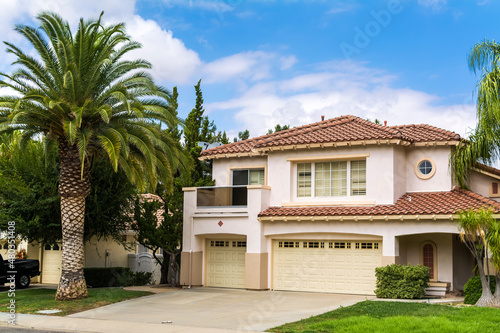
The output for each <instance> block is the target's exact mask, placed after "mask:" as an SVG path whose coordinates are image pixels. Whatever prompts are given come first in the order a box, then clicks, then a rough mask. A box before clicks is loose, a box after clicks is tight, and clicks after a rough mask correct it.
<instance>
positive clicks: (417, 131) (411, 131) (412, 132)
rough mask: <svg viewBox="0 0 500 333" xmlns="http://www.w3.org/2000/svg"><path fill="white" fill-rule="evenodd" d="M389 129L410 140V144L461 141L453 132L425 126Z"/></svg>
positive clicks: (403, 126) (401, 126)
mask: <svg viewBox="0 0 500 333" xmlns="http://www.w3.org/2000/svg"><path fill="white" fill-rule="evenodd" d="M390 128H393V129H395V130H397V131H399V132H401V133H402V134H403V135H404V136H406V137H408V138H410V139H411V141H412V142H443V141H453V140H461V138H460V135H458V134H457V133H455V132H450V131H448V130H445V129H442V128H439V127H434V126H431V125H426V124H420V125H400V126H390Z"/></svg>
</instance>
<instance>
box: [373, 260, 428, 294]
mask: <svg viewBox="0 0 500 333" xmlns="http://www.w3.org/2000/svg"><path fill="white" fill-rule="evenodd" d="M429 270H430V269H429V268H428V267H424V266H422V265H418V266H412V265H396V264H392V265H388V266H385V267H377V268H375V276H376V277H377V289H375V295H377V297H379V298H404V299H414V298H423V297H424V295H425V289H426V288H427V287H428V286H429V279H430V274H429Z"/></svg>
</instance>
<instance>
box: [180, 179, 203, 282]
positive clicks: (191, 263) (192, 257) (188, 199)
mask: <svg viewBox="0 0 500 333" xmlns="http://www.w3.org/2000/svg"><path fill="white" fill-rule="evenodd" d="M182 190H183V191H184V218H183V230H182V252H181V274H180V275H181V276H180V284H181V286H201V285H202V283H203V279H202V277H203V252H202V251H200V248H199V245H198V244H197V242H196V239H195V236H194V232H193V223H194V221H193V215H194V212H195V210H196V200H197V190H196V187H185V188H183V189H182Z"/></svg>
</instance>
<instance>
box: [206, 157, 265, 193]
mask: <svg viewBox="0 0 500 333" xmlns="http://www.w3.org/2000/svg"><path fill="white" fill-rule="evenodd" d="M264 165H267V158H266V157H251V158H250V157H240V158H229V159H228V158H221V159H214V160H213V164H212V170H213V171H212V179H214V180H215V185H216V186H228V185H231V170H232V169H237V168H247V167H248V168H252V167H260V166H264Z"/></svg>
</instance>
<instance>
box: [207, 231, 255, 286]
mask: <svg viewBox="0 0 500 333" xmlns="http://www.w3.org/2000/svg"><path fill="white" fill-rule="evenodd" d="M206 253H207V255H206V258H207V262H206V272H207V274H206V280H207V281H206V283H205V285H206V286H209V287H226V288H244V287H245V253H246V242H244V241H243V242H242V241H241V240H240V241H236V240H217V241H215V240H209V241H207V248H206Z"/></svg>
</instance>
